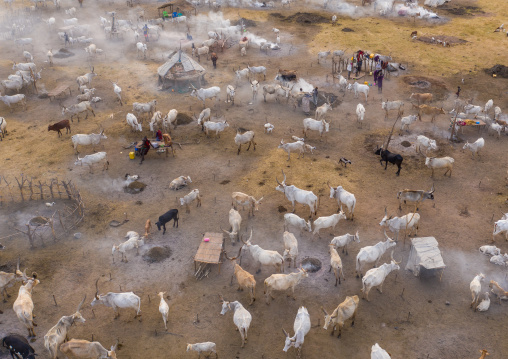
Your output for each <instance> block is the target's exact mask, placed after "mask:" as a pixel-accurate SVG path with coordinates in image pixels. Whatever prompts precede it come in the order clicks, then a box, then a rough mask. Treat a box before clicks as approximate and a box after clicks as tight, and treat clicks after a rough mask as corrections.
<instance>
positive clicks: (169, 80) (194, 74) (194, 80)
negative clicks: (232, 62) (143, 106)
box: [157, 50, 206, 89]
mask: <svg viewBox="0 0 508 359" xmlns="http://www.w3.org/2000/svg"><path fill="white" fill-rule="evenodd" d="M205 73H206V70H205V69H204V68H203V66H201V65H200V64H198V63H197V62H196V61H194V60H193V59H192V58H191V57H189V56H188V55H187V54H186V53H184V52H183V51H182V50H178V51H174V52H173V53H171V54H170V55H169V60H168V61H167V62H166V63H165V64H164V65H162V66H160V67H159V68H158V69H157V74H158V75H159V86H161V87H162V88H163V89H167V88H169V87H176V88H177V89H186V88H188V87H189V85H190V84H192V85H194V86H196V87H197V88H200V87H201V85H202V83H203V82H204V79H205Z"/></svg>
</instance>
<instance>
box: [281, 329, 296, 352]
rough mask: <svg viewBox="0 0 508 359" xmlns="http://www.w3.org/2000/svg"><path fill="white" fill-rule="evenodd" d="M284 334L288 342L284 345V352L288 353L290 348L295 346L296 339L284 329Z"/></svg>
mask: <svg viewBox="0 0 508 359" xmlns="http://www.w3.org/2000/svg"><path fill="white" fill-rule="evenodd" d="M282 332H283V333H284V335H285V336H286V342H285V343H284V349H282V350H283V351H285V352H287V351H288V350H289V348H291V347H294V346H295V342H296V338H291V337H290V336H289V334H288V333H287V332H286V331H285V330H284V328H282Z"/></svg>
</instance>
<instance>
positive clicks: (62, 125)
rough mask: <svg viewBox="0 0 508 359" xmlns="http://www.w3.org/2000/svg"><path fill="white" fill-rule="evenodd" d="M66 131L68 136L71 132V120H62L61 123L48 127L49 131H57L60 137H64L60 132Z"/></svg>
mask: <svg viewBox="0 0 508 359" xmlns="http://www.w3.org/2000/svg"><path fill="white" fill-rule="evenodd" d="M64 128H65V129H66V132H65V133H66V134H67V133H69V132H71V123H70V122H69V120H62V121H60V122H57V123H54V124H52V125H49V126H48V131H55V132H58V136H62V133H61V132H60V130H63V129H64Z"/></svg>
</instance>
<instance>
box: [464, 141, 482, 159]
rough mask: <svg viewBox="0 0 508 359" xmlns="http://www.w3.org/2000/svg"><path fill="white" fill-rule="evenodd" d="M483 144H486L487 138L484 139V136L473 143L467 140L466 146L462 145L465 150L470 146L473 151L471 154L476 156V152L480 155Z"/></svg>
mask: <svg viewBox="0 0 508 359" xmlns="http://www.w3.org/2000/svg"><path fill="white" fill-rule="evenodd" d="M483 146H485V140H484V139H483V137H480V138H479V139H477V140H476V141H475V142H473V143H469V142H467V141H466V144H465V145H464V147H462V149H463V150H465V149H466V148H468V149H469V150H470V151H471V156H472V157H473V158H474V155H475V154H476V155H478V157H479V156H480V150H481V149H482V148H483Z"/></svg>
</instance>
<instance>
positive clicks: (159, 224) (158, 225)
mask: <svg viewBox="0 0 508 359" xmlns="http://www.w3.org/2000/svg"><path fill="white" fill-rule="evenodd" d="M155 225H156V226H157V229H158V230H159V231H160V230H161V222H159V221H157V222H155Z"/></svg>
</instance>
